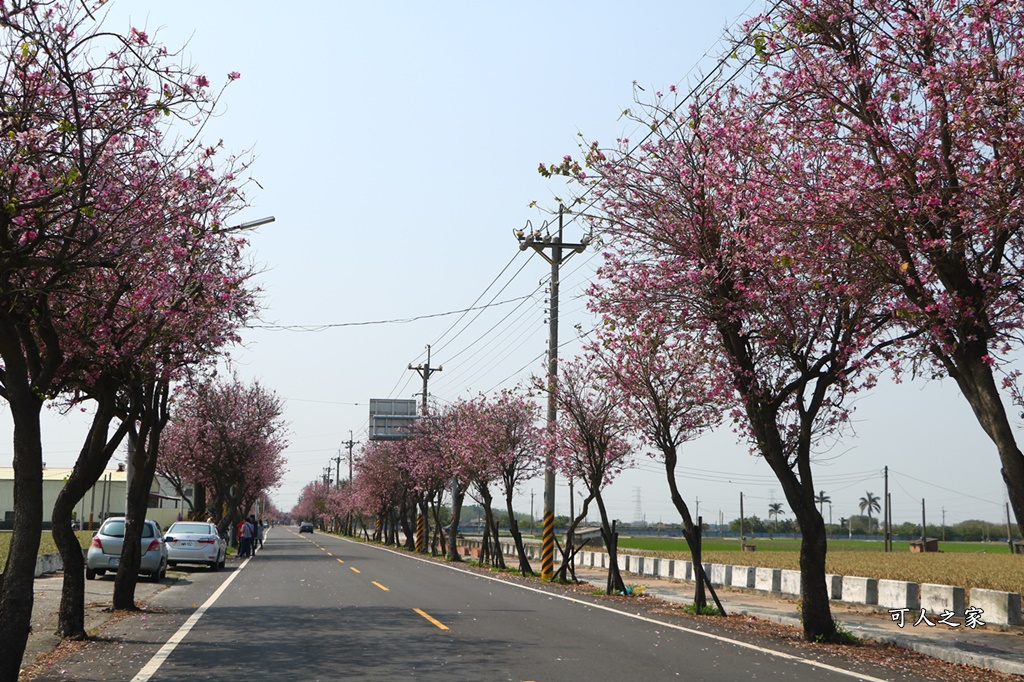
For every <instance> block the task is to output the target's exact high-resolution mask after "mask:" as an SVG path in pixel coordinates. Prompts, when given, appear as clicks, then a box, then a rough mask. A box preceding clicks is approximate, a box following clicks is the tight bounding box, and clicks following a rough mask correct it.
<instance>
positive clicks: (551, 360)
mask: <svg viewBox="0 0 1024 682" xmlns="http://www.w3.org/2000/svg"><path fill="white" fill-rule="evenodd" d="M564 215H565V207H564V206H559V207H558V236H557V237H552V236H551V234H550V233H549V232H548V231H547V226H548V224H547V223H546V222H545V223H544V225H543V228H542V229H544V231H543V232H541V231H540V230H537V231H531V232H527V230H517V231H516V233H515V235H516V239H518V240H519V250H520V251H526V250H527V249H533V250H534V251H536V252H537V253H539V254H540V255H541V258H543V259H544V260H546V261H547V262H548V263H550V264H551V311H550V315H549V316H548V429H549V430H551V431H553V430H554V428H555V420H556V418H557V408H556V402H555V388H556V386H557V377H558V269H559V267H560V266H561V265H562V263H564V262H566V261H567V260H569V259H570V258H572V256H573V254H576V253H583V250H584V249H586V248H587V244H589V243H590V236H589V235H588V236H586V237H584V238H583V239H582V240H581V241H580V243H578V244H567V243H565V242H563V241H562V228H563V216H564ZM526 224H527V228H528V229H531V228H530V223H529V222H527V223H526ZM548 249H550V250H551V255H550V256H549V255H548V254H547V253H546V250H548ZM544 471H545V473H544V523H543V526H542V528H541V533H542V536H541V550H540V577H541V579H542V580H550V579H551V577H552V576H553V575H554V574H555V472H554V471H553V470H552V468H551V452H548V453H547V455H546V457H545V467H544Z"/></svg>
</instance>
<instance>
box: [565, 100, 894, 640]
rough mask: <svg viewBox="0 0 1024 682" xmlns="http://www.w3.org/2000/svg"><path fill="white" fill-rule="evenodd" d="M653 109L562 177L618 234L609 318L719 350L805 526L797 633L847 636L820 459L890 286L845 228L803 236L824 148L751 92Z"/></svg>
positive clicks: (608, 265) (611, 260)
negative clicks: (830, 570) (811, 184)
mask: <svg viewBox="0 0 1024 682" xmlns="http://www.w3.org/2000/svg"><path fill="white" fill-rule="evenodd" d="M644 113H645V114H646V115H648V118H647V119H645V123H646V124H647V125H649V126H650V128H649V129H651V130H652V132H653V134H652V136H651V137H650V139H649V140H648V141H647V142H645V143H644V144H642V145H640V147H639V148H638V149H636V150H633V149H631V148H630V145H629V142H628V141H620V144H619V147H618V148H617V149H615V150H614V151H609V152H605V151H603V150H601V149H600V148H599V147H598V146H597V145H596V144H595V145H593V146H592V147H591V149H590V150H589V152H588V155H587V158H586V164H587V165H589V166H590V167H591V168H593V169H595V170H596V171H597V176H596V178H587V177H586V171H585V170H584V169H583V168H582V167H580V166H574V165H573V164H572V163H570V162H566V163H564V164H563V165H562V166H561V168H560V170H562V171H564V172H568V173H571V174H575V177H576V178H577V179H579V180H580V181H582V182H585V183H588V185H590V186H591V188H592V191H593V192H594V194H595V195H596V196H597V197H598V201H599V203H600V207H601V213H600V214H599V215H593V216H591V217H592V219H593V220H594V222H595V224H596V226H597V227H599V228H600V229H601V230H602V231H603V233H604V235H606V236H607V237H610V238H614V245H613V248H612V249H611V250H610V251H609V253H608V255H607V257H606V261H605V265H604V266H603V267H602V269H601V276H602V278H603V284H602V288H603V292H602V293H601V301H600V304H599V308H600V309H601V310H603V311H604V312H606V313H613V314H612V318H613V319H624V320H630V319H634V320H635V319H640V318H642V317H643V316H645V315H660V316H662V317H663V319H664V321H665V323H666V324H667V325H669V326H670V328H671V329H672V330H673V332H674V334H676V335H677V336H678V337H679V338H680V340H681V341H682V343H681V344H680V347H681V348H684V349H688V352H693V353H706V352H707V351H708V350H709V349H710V350H713V352H714V357H713V362H712V365H713V366H721V367H724V368H726V371H727V377H728V381H729V382H730V384H731V386H730V388H731V391H730V395H729V396H728V397H729V398H730V402H731V406H732V412H733V418H734V421H735V423H736V424H737V425H738V426H739V427H740V428H741V429H742V431H743V432H744V433H745V434H746V436H747V437H748V438H749V440H750V443H751V445H752V447H753V448H754V449H755V451H756V452H757V453H758V454H760V455H761V456H762V457H763V458H764V460H765V461H766V462H767V463H768V465H769V466H770V467H771V469H772V471H773V473H774V474H775V476H776V477H777V478H778V480H779V482H780V483H781V484H782V487H783V490H784V492H785V494H786V498H787V501H788V502H789V504H790V507H791V509H792V510H793V512H794V515H795V516H796V517H797V520H798V522H799V524H800V528H801V531H802V540H801V551H800V566H801V590H802V595H801V596H802V603H803V610H802V613H803V627H804V636H805V638H807V639H809V640H825V641H838V640H841V639H842V637H841V635H840V633H839V632H838V631H837V630H836V628H835V623H834V621H833V619H832V616H831V611H830V608H829V601H828V593H827V591H826V588H825V553H826V544H827V543H826V533H825V527H824V522H823V520H822V518H821V515H820V514H819V513H818V509H817V506H816V505H815V504H814V492H815V488H814V484H813V472H812V459H813V453H814V451H815V448H816V447H819V446H820V445H821V444H822V443H823V442H827V441H829V440H830V439H834V438H836V437H838V435H839V434H840V433H841V430H842V427H843V425H844V424H845V423H846V422H847V420H848V417H849V410H848V408H846V407H845V406H844V400H845V398H846V396H847V395H849V394H850V393H852V392H856V391H858V390H861V389H863V388H865V387H869V386H871V385H872V384H873V383H874V381H875V378H874V375H873V373H872V372H871V369H872V367H873V365H874V363H877V362H878V360H879V359H880V358H881V355H882V353H883V351H884V349H885V348H886V347H887V343H888V340H887V339H886V338H883V337H882V331H883V330H885V328H886V325H887V323H888V321H889V318H888V317H887V316H886V315H885V314H884V313H883V312H880V309H881V306H882V304H883V301H882V300H881V299H882V298H883V297H884V296H885V294H886V293H887V292H886V290H885V289H884V287H882V288H879V287H878V286H876V281H875V280H873V279H872V278H871V277H870V272H869V271H867V270H866V269H865V268H864V267H863V266H860V267H858V265H857V263H858V261H857V260H856V259H854V258H853V257H852V254H851V251H852V250H853V249H852V248H851V246H850V245H849V244H848V242H846V241H845V240H843V239H842V238H841V237H840V235H838V234H837V233H835V232H834V231H830V230H827V229H821V230H815V231H813V234H812V235H808V234H807V230H808V228H813V226H808V225H806V224H804V223H803V222H801V217H802V216H804V215H807V214H808V212H810V211H811V210H812V208H813V206H812V204H813V203H814V202H815V201H816V200H817V196H816V195H815V194H814V193H811V192H807V191H806V189H805V188H806V183H804V182H802V180H803V179H804V176H806V175H810V176H814V175H815V174H816V173H817V171H818V169H819V168H820V167H821V165H822V164H823V163H824V162H825V161H826V159H824V158H823V157H822V155H823V154H825V150H821V149H814V148H805V147H801V146H798V145H795V144H793V143H792V141H791V140H790V139H789V138H785V137H783V138H779V137H777V136H774V135H773V134H772V123H773V121H772V119H771V117H770V115H768V114H766V113H765V111H764V109H763V108H761V107H760V102H758V101H757V100H756V99H754V100H752V99H750V98H748V97H747V96H746V95H745V94H742V93H739V92H736V91H735V90H731V91H725V92H722V93H720V94H717V93H716V94H712V95H710V96H709V101H708V102H706V103H704V104H700V105H698V104H694V105H693V106H692V107H691V108H690V110H689V112H687V113H686V114H680V113H678V112H677V110H676V109H675V108H668V107H665V106H662V105H660V103H655V105H654V106H652V107H651V108H650V109H648V110H646V111H645V112H644ZM641 115H643V114H641ZM545 170H546V169H545ZM780 176H782V177H785V178H786V179H787V181H786V182H780V181H779V177H780ZM694 360H695V362H700V358H694Z"/></svg>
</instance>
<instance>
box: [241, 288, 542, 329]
mask: <svg viewBox="0 0 1024 682" xmlns="http://www.w3.org/2000/svg"><path fill="white" fill-rule="evenodd" d="M506 286H507V285H506ZM502 291H504V288H503V289H502ZM498 293H499V294H500V293H501V292H498ZM526 298H529V296H519V297H517V298H510V299H507V300H504V301H498V302H496V303H495V302H493V301H494V299H491V301H492V302H491V303H487V304H486V305H482V306H478V307H470V308H464V309H462V310H449V311H447V312H444V313H430V314H428V315H416V316H415V317H401V318H395V319H392V320H372V321H368V322H336V323H332V324H317V325H302V324H287V325H285V324H250V325H246V328H247V329H267V330H271V331H289V332H322V331H326V330H328V329H338V328H340V327H368V326H371V325H379V324H408V323H409V322H416V321H418V320H427V319H431V318H435V317H447V316H448V315H458V314H459V313H463V314H465V313H468V312H471V311H473V310H486V309H487V308H493V307H496V306H500V305H506V304H508V303H515V302H516V301H522V300H523V299H526Z"/></svg>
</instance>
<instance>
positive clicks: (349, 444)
mask: <svg viewBox="0 0 1024 682" xmlns="http://www.w3.org/2000/svg"><path fill="white" fill-rule="evenodd" d="M342 445H344V446H345V447H347V448H348V480H349V482H350V483H351V482H352V448H353V446H355V445H358V443H356V442H355V441H354V440H352V429H349V431H348V440H347V441H345V442H344V443H342Z"/></svg>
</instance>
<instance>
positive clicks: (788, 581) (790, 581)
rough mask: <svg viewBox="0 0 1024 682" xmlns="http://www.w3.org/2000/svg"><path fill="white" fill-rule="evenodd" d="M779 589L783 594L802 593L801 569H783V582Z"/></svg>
mask: <svg viewBox="0 0 1024 682" xmlns="http://www.w3.org/2000/svg"><path fill="white" fill-rule="evenodd" d="M779 591H780V592H782V593H783V594H800V571H787V570H785V569H783V571H782V584H781V585H780V587H779Z"/></svg>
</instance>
